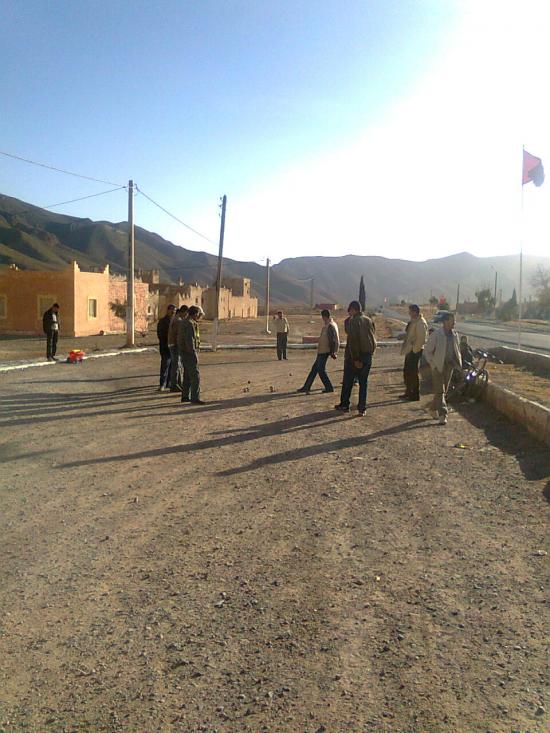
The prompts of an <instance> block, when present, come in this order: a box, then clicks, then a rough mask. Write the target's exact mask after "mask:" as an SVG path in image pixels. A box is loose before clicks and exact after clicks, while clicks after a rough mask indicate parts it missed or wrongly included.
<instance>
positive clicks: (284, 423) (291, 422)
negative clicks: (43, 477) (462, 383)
mask: <svg viewBox="0 0 550 733" xmlns="http://www.w3.org/2000/svg"><path fill="white" fill-rule="evenodd" d="M341 419H342V415H341V414H335V413H334V412H333V411H332V410H330V411H329V410H326V411H324V412H314V413H311V414H309V415H301V416H299V417H295V418H290V419H285V420H277V421H276V422H273V423H267V424H265V423H264V424H262V425H255V426H253V427H252V428H250V429H249V431H248V432H246V433H239V434H233V435H227V436H225V437H223V438H211V439H210V440H203V441H200V442H194V443H193V442H192V443H182V444H179V445H172V446H168V447H165V448H153V449H151V450H147V451H139V452H137V453H124V454H121V455H114V456H102V457H100V458H89V459H85V460H80V461H71V462H69V463H62V464H59V465H58V466H57V467H58V468H61V469H64V468H80V467H82V466H91V465H97V464H99V463H111V462H118V461H135V460H137V459H139V458H157V457H160V456H167V455H173V454H175V453H187V452H191V453H194V452H196V451H200V450H208V449H214V448H223V447H225V446H228V445H235V444H237V443H239V444H240V443H243V442H245V441H249V440H259V439H262V438H268V437H272V436H273V435H281V434H283V433H295V432H298V431H299V430H309V429H311V428H312V427H321V426H323V425H327V424H329V423H332V422H336V421H339V420H341ZM426 422H427V419H426V418H423V419H416V420H411V421H409V422H408V423H403V424H402V425H397V426H395V427H393V428H387V429H386V430H380V431H378V432H377V433H372V434H371V435H367V436H365V439H366V442H371V441H373V440H375V439H376V438H378V437H380V436H382V435H391V434H393V433H400V432H403V431H405V430H412V429H414V428H418V427H423V426H425V425H426ZM359 442H360V439H358V438H357V437H356V436H355V437H353V438H346V439H344V440H337V441H334V443H324V444H321V445H315V446H310V447H308V448H300V449H297V450H293V451H285V452H284V453H280V454H278V455H277V456H269V457H267V458H262V459H259V460H257V461H254V462H253V463H251V464H250V465H249V466H244V467H241V468H237V469H229V470H226V471H221V472H220V473H218V475H219V476H231V475H233V474H235V473H243V472H244V471H249V470H253V469H254V468H259V467H260V466H263V465H267V464H269V463H280V462H284V461H287V460H297V459H299V458H303V457H305V456H309V455H316V454H318V453H324V452H325V451H328V450H340V449H342V448H347V447H350V446H353V445H358V443H359Z"/></svg>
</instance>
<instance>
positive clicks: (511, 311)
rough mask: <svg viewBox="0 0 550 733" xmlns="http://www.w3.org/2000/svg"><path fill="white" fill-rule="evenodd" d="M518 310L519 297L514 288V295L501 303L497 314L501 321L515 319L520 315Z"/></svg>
mask: <svg viewBox="0 0 550 733" xmlns="http://www.w3.org/2000/svg"><path fill="white" fill-rule="evenodd" d="M518 310H519V309H518V298H517V295H516V289H515V288H514V292H513V293H512V297H511V298H510V300H507V301H506V302H505V303H503V304H502V305H501V307H500V308H499V309H498V311H497V316H498V317H499V318H500V320H501V321H513V320H515V319H516V318H517V317H518Z"/></svg>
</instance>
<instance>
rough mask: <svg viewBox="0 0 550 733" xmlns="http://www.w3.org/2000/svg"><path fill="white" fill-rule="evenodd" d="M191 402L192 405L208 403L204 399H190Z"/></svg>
mask: <svg viewBox="0 0 550 733" xmlns="http://www.w3.org/2000/svg"><path fill="white" fill-rule="evenodd" d="M189 402H190V403H191V404H192V405H206V402H204V401H203V400H189Z"/></svg>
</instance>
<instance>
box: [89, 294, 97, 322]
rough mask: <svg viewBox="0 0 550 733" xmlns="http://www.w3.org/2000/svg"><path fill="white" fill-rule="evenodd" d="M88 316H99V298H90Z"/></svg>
mask: <svg viewBox="0 0 550 733" xmlns="http://www.w3.org/2000/svg"><path fill="white" fill-rule="evenodd" d="M88 318H97V300H96V299H95V298H88Z"/></svg>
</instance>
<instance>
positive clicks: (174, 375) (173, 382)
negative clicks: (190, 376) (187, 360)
mask: <svg viewBox="0 0 550 733" xmlns="http://www.w3.org/2000/svg"><path fill="white" fill-rule="evenodd" d="M188 310H189V308H188V306H186V305H182V306H180V307H179V308H178V309H177V311H176V312H175V314H174V316H173V317H172V320H171V321H170V326H169V327H168V348H169V349H170V379H169V382H170V392H179V391H180V389H181V379H180V372H181V369H180V366H181V365H180V357H179V353H178V326H179V323H180V321H181V320H182V318H185V316H186V315H187V311H188Z"/></svg>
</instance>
